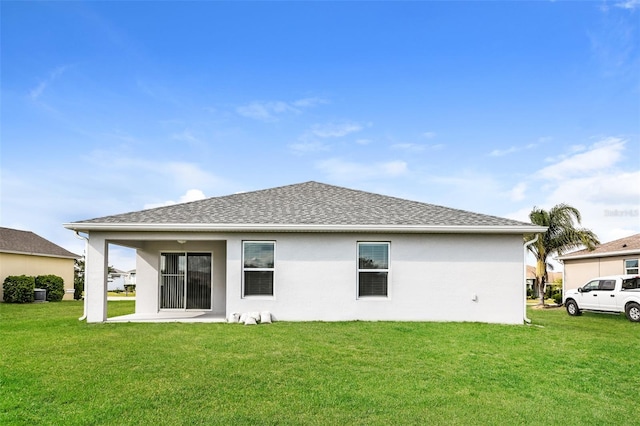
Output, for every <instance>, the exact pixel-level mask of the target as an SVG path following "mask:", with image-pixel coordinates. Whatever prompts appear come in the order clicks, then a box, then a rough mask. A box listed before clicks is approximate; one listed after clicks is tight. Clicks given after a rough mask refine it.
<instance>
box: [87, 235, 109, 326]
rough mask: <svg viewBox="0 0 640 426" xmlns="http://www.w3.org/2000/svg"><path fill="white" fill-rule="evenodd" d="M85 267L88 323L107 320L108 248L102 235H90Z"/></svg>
mask: <svg viewBox="0 0 640 426" xmlns="http://www.w3.org/2000/svg"><path fill="white" fill-rule="evenodd" d="M86 261H87V264H86V265H85V274H86V281H85V282H86V286H87V288H86V291H85V297H86V298H87V322H104V321H106V320H107V273H108V267H107V262H108V246H107V242H106V240H105V238H104V237H103V236H102V235H100V234H97V235H96V234H92V233H90V234H89V243H88V244H87V260H86Z"/></svg>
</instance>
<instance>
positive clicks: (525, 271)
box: [522, 234, 540, 324]
mask: <svg viewBox="0 0 640 426" xmlns="http://www.w3.org/2000/svg"><path fill="white" fill-rule="evenodd" d="M539 236H540V234H536V236H535V237H534V238H533V240H531V241H529V242H528V243H525V245H524V262H522V263H523V269H524V271H523V277H524V302H523V303H524V322H526V323H527V324H531V320H530V319H529V317H527V251H528V249H529V246H530V245H531V244H533V243H535V242H536V241H538V237H539Z"/></svg>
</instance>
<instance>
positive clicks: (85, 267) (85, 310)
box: [75, 231, 89, 321]
mask: <svg viewBox="0 0 640 426" xmlns="http://www.w3.org/2000/svg"><path fill="white" fill-rule="evenodd" d="M75 233H76V237H78V238H80V239H81V240H84V241H85V243H84V276H83V277H82V278H83V283H82V289H83V290H84V298H83V299H84V309H83V312H82V316H81V317H80V318H78V321H84V320H85V319H87V258H88V257H89V238H88V237H84V236H82V235H80V233H79V231H75Z"/></svg>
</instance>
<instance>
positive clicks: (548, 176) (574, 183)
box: [509, 137, 640, 242]
mask: <svg viewBox="0 0 640 426" xmlns="http://www.w3.org/2000/svg"><path fill="white" fill-rule="evenodd" d="M626 144H627V141H626V140H623V139H620V138H613V137H610V138H605V139H603V140H601V141H599V142H597V143H595V144H592V145H591V146H589V147H586V148H585V147H584V146H581V145H576V146H574V147H572V148H571V149H570V150H569V154H565V155H560V156H558V157H557V159H556V160H555V161H556V162H555V163H554V164H551V165H549V166H547V167H543V168H542V169H541V170H539V171H538V172H537V173H534V174H533V175H532V176H531V178H530V179H529V180H528V181H526V182H521V183H519V184H518V185H516V187H515V188H514V190H512V191H514V193H515V194H516V195H517V194H518V191H515V189H516V188H518V187H519V186H520V185H522V186H524V185H527V186H528V187H529V188H530V189H529V191H528V192H529V193H534V192H535V188H537V189H538V194H540V199H538V200H536V202H534V203H532V204H531V206H529V207H527V208H523V209H520V210H518V211H517V212H514V213H512V214H511V215H509V217H512V218H514V219H518V220H528V215H529V212H530V211H531V208H533V206H534V205H536V206H538V207H542V208H545V209H549V208H551V207H553V206H555V205H557V204H560V203H566V204H569V205H571V206H573V207H575V208H577V209H578V210H579V211H580V213H581V215H582V226H583V227H586V228H589V229H591V230H593V231H594V232H595V233H596V234H597V235H598V237H599V238H600V241H602V242H608V241H612V240H615V239H617V238H621V237H624V236H628V235H632V234H635V233H638V232H640V216H639V215H638V209H639V206H640V184H639V182H640V170H638V169H635V170H625V169H623V168H622V167H621V165H620V163H621V160H622V159H623V158H624V154H625V150H626ZM636 154H637V153H634V155H636ZM523 194H524V193H523ZM529 198H531V195H529Z"/></svg>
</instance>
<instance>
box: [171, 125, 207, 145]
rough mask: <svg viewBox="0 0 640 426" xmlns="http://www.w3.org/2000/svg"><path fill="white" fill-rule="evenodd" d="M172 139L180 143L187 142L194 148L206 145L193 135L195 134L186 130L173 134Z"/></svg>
mask: <svg viewBox="0 0 640 426" xmlns="http://www.w3.org/2000/svg"><path fill="white" fill-rule="evenodd" d="M171 139H173V140H176V141H179V142H186V143H187V144H189V145H192V146H202V145H204V143H203V142H202V141H201V140H200V139H198V138H197V137H195V136H194V135H193V133H191V131H190V130H188V129H185V130H184V131H182V132H180V133H173V134H172V135H171Z"/></svg>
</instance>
